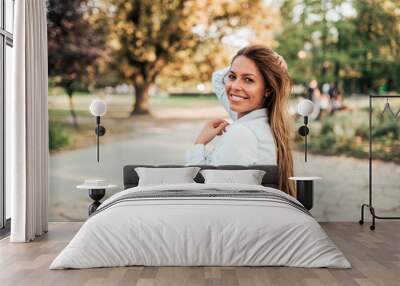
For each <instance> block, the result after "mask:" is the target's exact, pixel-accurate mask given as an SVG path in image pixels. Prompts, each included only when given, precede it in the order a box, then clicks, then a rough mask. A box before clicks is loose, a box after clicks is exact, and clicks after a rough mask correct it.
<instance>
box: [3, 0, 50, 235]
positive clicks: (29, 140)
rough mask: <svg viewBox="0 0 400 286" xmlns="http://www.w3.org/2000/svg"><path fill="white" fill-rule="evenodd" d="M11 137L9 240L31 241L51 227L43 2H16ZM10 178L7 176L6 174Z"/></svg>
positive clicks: (10, 113) (44, 9) (28, 0)
mask: <svg viewBox="0 0 400 286" xmlns="http://www.w3.org/2000/svg"><path fill="white" fill-rule="evenodd" d="M14 19H15V24H14V27H15V33H14V35H15V38H14V49H13V50H14V59H15V66H14V71H13V87H14V88H13V90H14V93H13V94H12V95H11V97H12V98H10V99H9V100H10V106H11V108H10V110H9V113H8V115H9V116H8V117H7V118H6V122H8V126H10V127H9V128H8V130H9V132H7V136H10V138H9V139H10V140H7V141H8V142H9V146H6V150H9V152H10V153H9V157H8V158H9V162H8V163H7V162H6V164H7V165H8V166H9V167H10V172H9V174H10V175H9V178H8V179H9V180H10V184H9V186H10V188H11V236H10V241H11V242H28V241H31V240H33V239H35V237H36V236H40V235H42V234H43V233H45V232H47V228H48V220H47V217H48V213H47V212H48V211H47V201H48V185H49V183H48V152H49V151H48V140H49V139H48V109H47V96H48V94H47V92H48V90H47V87H48V76H47V75H48V73H47V19H46V1H45V0H20V1H16V2H15V18H14ZM6 180H7V178H6Z"/></svg>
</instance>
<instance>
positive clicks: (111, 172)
mask: <svg viewBox="0 0 400 286" xmlns="http://www.w3.org/2000/svg"><path fill="white" fill-rule="evenodd" d="M203 123H204V121H199V120H197V121H187V122H181V123H174V124H166V125H165V126H161V127H160V126H153V127H146V128H145V129H142V130H138V131H137V132H135V133H134V134H129V136H125V137H117V138H116V139H115V140H114V141H113V142H108V143H105V144H102V145H101V146H100V148H101V149H100V163H99V164H98V163H97V162H96V148H95V146H93V147H88V148H83V149H79V150H76V151H68V152H64V153H61V154H54V155H52V156H51V157H50V191H49V192H50V194H49V202H50V210H49V218H50V221H81V220H84V219H86V218H87V205H88V204H89V203H90V200H89V198H88V197H87V191H84V190H77V189H75V186H76V185H78V184H80V183H82V182H83V180H84V179H87V178H99V179H105V180H107V181H108V182H110V183H114V184H117V185H119V189H117V190H115V191H113V192H110V193H108V194H107V196H109V195H110V194H112V193H114V192H116V191H119V190H122V169H123V166H124V165H127V164H184V161H185V151H186V150H187V148H188V147H189V146H190V145H191V144H192V142H193V141H194V139H195V137H196V135H197V134H198V132H199V131H200V129H201V128H202V126H203ZM303 156H304V155H303V153H301V152H294V157H295V175H296V176H306V175H310V176H320V177H322V180H319V181H317V182H316V183H315V186H314V190H315V198H314V208H313V209H312V211H311V212H312V214H313V215H314V217H315V218H316V219H317V220H319V221H358V220H359V216H360V214H359V213H360V206H361V204H362V203H363V202H367V199H368V161H367V160H359V159H352V158H345V157H326V156H319V155H309V158H308V162H307V163H304V158H303ZM373 171H374V205H375V206H376V207H377V212H378V214H380V215H385V216H386V215H396V214H397V215H399V214H400V180H399V178H400V176H399V175H400V166H398V165H395V164H392V163H383V162H374V168H373Z"/></svg>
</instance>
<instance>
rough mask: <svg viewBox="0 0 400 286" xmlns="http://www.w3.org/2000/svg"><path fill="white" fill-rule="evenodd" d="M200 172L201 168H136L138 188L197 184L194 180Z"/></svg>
mask: <svg viewBox="0 0 400 286" xmlns="http://www.w3.org/2000/svg"><path fill="white" fill-rule="evenodd" d="M199 170H200V168H199V167H184V168H146V167H137V168H135V171H136V173H137V174H138V176H139V183H138V186H149V185H166V184H187V183H196V182H195V181H194V180H193V179H194V178H195V177H196V175H197V173H198V172H199Z"/></svg>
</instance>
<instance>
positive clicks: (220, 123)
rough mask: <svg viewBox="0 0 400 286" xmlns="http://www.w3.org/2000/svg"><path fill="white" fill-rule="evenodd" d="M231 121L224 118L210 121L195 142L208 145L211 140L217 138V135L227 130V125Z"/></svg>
mask: <svg viewBox="0 0 400 286" xmlns="http://www.w3.org/2000/svg"><path fill="white" fill-rule="evenodd" d="M228 125H229V123H228V122H227V121H225V120H223V119H213V120H210V121H208V122H207V123H206V124H205V125H204V127H203V130H202V131H201V132H200V134H199V136H198V137H197V139H196V141H195V143H194V144H204V145H206V144H207V143H209V142H210V141H211V140H213V139H214V138H215V136H217V135H222V134H223V133H224V132H225V131H226V130H225V128H226V126H228Z"/></svg>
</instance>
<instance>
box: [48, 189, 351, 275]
mask: <svg viewBox="0 0 400 286" xmlns="http://www.w3.org/2000/svg"><path fill="white" fill-rule="evenodd" d="M208 189H214V190H219V191H239V190H261V191H265V192H269V193H270V194H277V195H282V196H284V197H285V198H288V199H290V200H292V201H293V202H297V201H296V200H294V199H293V198H292V197H290V196H288V195H286V194H284V193H283V192H281V191H279V190H276V189H273V188H267V187H262V186H254V185H238V184H195V183H194V184H179V185H160V186H146V187H135V188H131V189H127V190H125V191H122V192H120V193H117V194H115V195H114V196H112V197H110V198H109V199H107V200H106V201H105V202H104V203H103V204H102V205H101V206H100V208H99V209H101V208H104V209H103V211H100V212H99V213H97V214H95V215H94V216H92V217H90V218H89V219H88V220H87V221H86V222H85V223H84V224H83V225H82V227H81V229H80V230H79V232H78V233H77V234H76V235H75V237H74V238H73V239H72V241H71V242H70V243H69V244H68V245H67V247H65V249H64V250H63V251H62V252H61V253H60V254H59V255H58V256H57V257H56V259H55V260H54V261H53V262H52V264H51V265H50V269H63V268H90V267H112V266H127V265H145V266H189V265H191V266H193V265H204V266H206V265H214V266H217V265H218V266H241V265H247V266H294V267H333V268H350V267H351V266H350V263H349V262H348V261H347V259H346V258H345V257H344V255H343V254H342V252H341V251H340V250H339V249H338V248H337V247H336V245H335V244H334V243H333V242H332V241H331V239H330V238H329V237H328V236H327V234H326V233H325V232H324V230H323V229H322V228H321V227H320V225H319V224H318V223H317V222H316V221H315V219H314V218H313V217H311V216H310V215H308V214H307V213H305V212H302V211H300V210H299V209H298V208H295V207H293V206H291V205H289V204H285V203H280V202H275V201H273V200H272V201H266V200H263V199H258V198H243V197H242V198H235V197H233V198H232V197H226V198H213V197H207V198H205V197H201V198H197V197H184V198H152V199H141V200H131V201H130V200H128V201H120V202H118V203H115V204H112V202H115V200H118V198H121V197H123V196H126V195H129V194H130V193H132V192H146V191H160V192H163V191H168V190H191V191H197V190H198V191H199V192H200V191H203V192H206V191H207V190H208ZM135 194H136V193H135ZM297 203H298V202H297ZM107 205H108V207H106V206H107Z"/></svg>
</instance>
